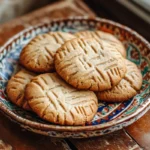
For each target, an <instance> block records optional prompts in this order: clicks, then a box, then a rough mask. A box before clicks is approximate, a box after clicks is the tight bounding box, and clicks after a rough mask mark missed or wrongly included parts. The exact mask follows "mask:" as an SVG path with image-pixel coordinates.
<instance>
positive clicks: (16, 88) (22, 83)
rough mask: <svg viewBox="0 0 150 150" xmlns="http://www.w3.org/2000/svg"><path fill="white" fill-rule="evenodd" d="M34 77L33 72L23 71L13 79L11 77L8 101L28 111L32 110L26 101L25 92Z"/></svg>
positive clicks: (8, 87) (7, 88) (7, 91)
mask: <svg viewBox="0 0 150 150" xmlns="http://www.w3.org/2000/svg"><path fill="white" fill-rule="evenodd" d="M34 76H35V75H34V74H33V73H31V72H28V71H25V70H21V71H19V72H18V73H17V74H15V75H14V76H13V77H11V79H10V80H9V81H8V84H7V87H6V93H7V96H8V99H9V100H10V101H11V102H13V103H14V104H16V105H18V106H20V107H22V108H24V109H26V110H31V108H30V107H29V105H28V103H27V100H26V99H25V96H24V91H25V88H26V85H27V84H28V83H29V82H30V81H31V79H32V78H33V77H34Z"/></svg>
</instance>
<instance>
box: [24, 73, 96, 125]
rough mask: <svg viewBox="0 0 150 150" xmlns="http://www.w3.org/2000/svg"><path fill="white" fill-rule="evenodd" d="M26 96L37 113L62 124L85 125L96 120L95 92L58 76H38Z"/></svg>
mask: <svg viewBox="0 0 150 150" xmlns="http://www.w3.org/2000/svg"><path fill="white" fill-rule="evenodd" d="M25 93H26V98H27V100H28V103H29V105H30V107H31V108H32V110H33V111H34V112H35V113H37V114H38V115H39V116H40V117H41V118H42V119H44V120H47V121H49V122H52V123H56V124H60V125H84V124H85V123H86V122H88V121H91V120H92V119H93V117H94V115H95V113H96V112H97V109H98V101H97V97H96V95H95V93H94V92H92V91H79V90H77V89H75V88H73V87H71V86H70V85H68V84H67V83H66V82H65V81H63V80H62V79H61V78H60V77H59V76H58V74H57V73H46V74H42V75H39V76H36V77H35V78H33V79H32V81H31V82H30V83H29V84H28V85H27V88H26V92H25Z"/></svg>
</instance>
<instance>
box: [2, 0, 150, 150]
mask: <svg viewBox="0 0 150 150" xmlns="http://www.w3.org/2000/svg"><path fill="white" fill-rule="evenodd" d="M81 15H89V16H95V13H93V12H92V11H91V10H90V9H89V8H88V7H87V6H86V5H85V4H84V3H83V2H81V1H77V0H76V1H71V0H70V1H61V2H57V3H56V4H52V5H48V6H46V7H44V8H42V9H39V10H37V11H35V12H32V13H30V14H28V15H25V16H23V17H20V18H16V19H14V20H12V21H9V22H7V23H5V24H2V25H0V45H3V44H4V43H5V42H6V41H7V40H8V39H9V38H10V37H12V36H13V35H14V34H16V33H18V32H19V31H21V30H23V29H24V28H27V27H28V26H30V25H34V24H37V23H39V22H47V21H48V20H50V19H52V18H56V17H64V16H65V17H67V16H81ZM11 149H14V150H50V149H52V150H70V149H71V150H76V149H79V150H141V149H145V150H150V110H149V111H148V112H147V113H146V114H145V115H144V116H143V117H142V118H140V119H139V120H138V121H136V122H135V123H133V124H132V125H130V126H128V127H126V128H124V129H122V130H120V131H116V132H114V133H111V134H108V135H104V136H101V137H95V138H89V139H60V138H51V137H46V136H42V135H38V134H35V133H32V132H29V131H26V130H24V129H23V128H21V127H20V126H19V125H17V124H15V123H13V122H11V121H10V120H8V119H7V118H6V117H5V116H4V115H3V114H2V113H1V112H0V150H11Z"/></svg>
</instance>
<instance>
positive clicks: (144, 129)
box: [126, 110, 150, 150]
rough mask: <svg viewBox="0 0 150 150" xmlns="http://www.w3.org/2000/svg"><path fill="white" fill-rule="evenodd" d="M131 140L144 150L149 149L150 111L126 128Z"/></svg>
mask: <svg viewBox="0 0 150 150" xmlns="http://www.w3.org/2000/svg"><path fill="white" fill-rule="evenodd" d="M126 131H127V132H128V133H129V135H130V136H132V138H134V140H135V141H137V143H138V144H139V145H140V146H141V147H142V148H144V149H145V150H149V149H150V110H149V111H148V112H147V113H146V114H145V115H144V116H143V117H142V118H140V119H139V120H138V121H136V122H135V123H133V124H132V125H130V126H128V127H127V128H126Z"/></svg>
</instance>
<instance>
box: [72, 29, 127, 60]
mask: <svg viewBox="0 0 150 150" xmlns="http://www.w3.org/2000/svg"><path fill="white" fill-rule="evenodd" d="M75 35H76V36H77V37H79V38H97V39H102V40H105V41H107V42H109V43H110V44H111V45H112V46H114V47H115V48H116V49H117V50H118V51H119V52H120V53H121V55H122V56H123V57H126V49H125V47H124V46H123V44H122V43H121V41H119V40H118V39H117V38H116V37H115V36H114V35H112V34H110V33H107V32H103V31H97V30H96V31H88V30H85V31H80V32H77V33H76V34H75Z"/></svg>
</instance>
